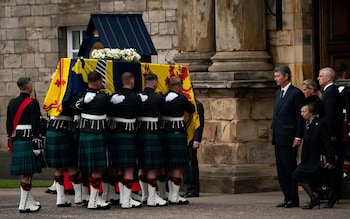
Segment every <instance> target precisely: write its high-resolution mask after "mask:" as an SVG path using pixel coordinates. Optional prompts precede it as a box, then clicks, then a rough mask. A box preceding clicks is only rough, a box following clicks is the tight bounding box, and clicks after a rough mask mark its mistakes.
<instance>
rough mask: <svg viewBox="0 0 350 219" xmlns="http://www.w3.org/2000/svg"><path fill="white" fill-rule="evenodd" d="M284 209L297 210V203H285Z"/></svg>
mask: <svg viewBox="0 0 350 219" xmlns="http://www.w3.org/2000/svg"><path fill="white" fill-rule="evenodd" d="M284 207H285V208H297V207H299V202H293V201H289V202H287V204H286V205H285V206H284Z"/></svg>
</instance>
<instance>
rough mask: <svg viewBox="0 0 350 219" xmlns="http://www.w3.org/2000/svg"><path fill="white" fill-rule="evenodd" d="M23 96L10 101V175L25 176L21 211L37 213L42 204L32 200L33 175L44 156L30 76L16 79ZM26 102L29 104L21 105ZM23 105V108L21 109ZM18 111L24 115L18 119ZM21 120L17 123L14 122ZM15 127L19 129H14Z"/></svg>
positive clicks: (8, 110) (8, 130) (7, 124)
mask: <svg viewBox="0 0 350 219" xmlns="http://www.w3.org/2000/svg"><path fill="white" fill-rule="evenodd" d="M17 86H18V88H19V90H20V95H19V96H18V97H16V98H14V99H12V100H10V102H9V104H8V107H7V118H6V130H7V135H8V137H9V139H10V140H11V139H12V142H13V144H12V146H10V145H9V147H10V151H11V150H12V163H11V175H16V176H19V175H22V179H21V199H20V203H19V208H18V209H19V212H20V213H24V212H36V211H38V210H39V209H40V207H41V205H40V203H39V202H37V201H35V200H34V199H33V196H32V194H31V188H32V178H33V174H34V173H41V168H42V166H41V165H42V157H41V156H40V153H41V151H40V150H38V148H41V147H38V146H40V145H38V144H42V141H41V140H40V116H41V113H40V107H39V103H38V101H37V100H35V99H31V98H30V94H31V92H32V89H33V85H32V83H31V81H30V78H29V77H21V78H19V79H18V80H17ZM23 102H27V103H28V105H26V106H24V105H22V103H23ZM21 106H22V107H21ZM19 108H24V110H23V111H22V110H21V111H22V115H21V116H20V117H19V116H18V115H17V116H16V114H17V112H18V111H19ZM15 117H16V118H19V120H18V124H14V123H15V122H14V120H15ZM15 126H16V127H15Z"/></svg>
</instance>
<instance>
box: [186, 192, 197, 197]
mask: <svg viewBox="0 0 350 219" xmlns="http://www.w3.org/2000/svg"><path fill="white" fill-rule="evenodd" d="M183 197H184V198H192V197H199V194H194V193H191V192H188V193H186V194H184V196H183Z"/></svg>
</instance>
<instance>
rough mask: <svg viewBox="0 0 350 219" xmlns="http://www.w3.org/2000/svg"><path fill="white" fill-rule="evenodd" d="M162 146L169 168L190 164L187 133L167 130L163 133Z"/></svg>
mask: <svg viewBox="0 0 350 219" xmlns="http://www.w3.org/2000/svg"><path fill="white" fill-rule="evenodd" d="M162 147H163V150H164V156H165V165H166V167H167V168H178V167H183V166H184V165H185V164H188V161H189V154H188V148H187V139H186V134H185V133H182V132H176V133H175V132H166V133H163V134H162Z"/></svg>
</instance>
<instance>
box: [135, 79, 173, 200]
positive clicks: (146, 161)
mask: <svg viewBox="0 0 350 219" xmlns="http://www.w3.org/2000/svg"><path fill="white" fill-rule="evenodd" d="M144 79H145V89H144V90H143V92H142V94H143V95H146V96H147V97H148V98H147V100H146V101H144V102H143V103H142V110H141V111H140V112H139V114H138V117H137V135H136V136H137V137H136V139H137V145H138V165H139V167H140V169H139V182H140V186H141V190H142V201H143V202H144V201H146V202H147V206H165V205H166V204H167V203H166V201H165V200H163V199H162V198H160V197H159V196H158V194H157V193H156V187H157V173H158V172H159V170H161V169H162V168H164V157H163V151H162V145H161V141H160V130H159V117H160V106H161V104H162V100H163V96H162V95H161V94H157V93H155V90H156V88H157V86H158V76H157V75H156V74H153V73H149V74H145V75H144Z"/></svg>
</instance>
